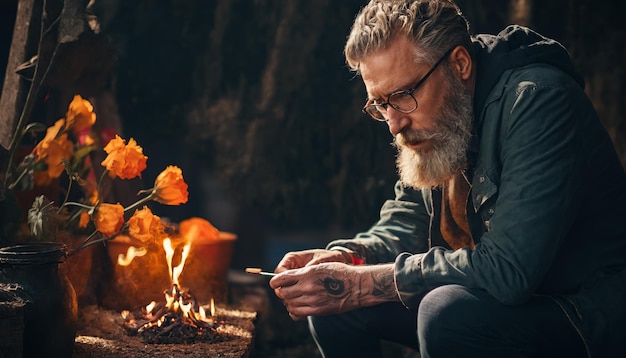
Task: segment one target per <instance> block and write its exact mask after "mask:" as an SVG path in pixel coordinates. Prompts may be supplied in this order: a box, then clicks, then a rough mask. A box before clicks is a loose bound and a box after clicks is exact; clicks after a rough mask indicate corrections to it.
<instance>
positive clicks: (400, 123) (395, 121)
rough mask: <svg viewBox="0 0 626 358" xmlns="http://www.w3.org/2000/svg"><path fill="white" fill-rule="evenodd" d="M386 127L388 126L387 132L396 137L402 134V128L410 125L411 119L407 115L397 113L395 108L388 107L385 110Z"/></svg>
mask: <svg viewBox="0 0 626 358" xmlns="http://www.w3.org/2000/svg"><path fill="white" fill-rule="evenodd" d="M387 125H389V132H391V134H393V135H394V136H396V135H397V134H398V133H400V132H402V131H403V130H404V128H406V127H407V126H410V125H411V118H410V117H409V115H408V114H406V113H402V112H400V111H397V110H396V109H395V108H393V107H391V106H389V107H388V108H387Z"/></svg>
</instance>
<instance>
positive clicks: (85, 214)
mask: <svg viewBox="0 0 626 358" xmlns="http://www.w3.org/2000/svg"><path fill="white" fill-rule="evenodd" d="M89 219H90V217H89V211H87V210H83V211H81V212H80V220H78V227H79V228H81V229H84V228H86V227H87V225H88V224H89Z"/></svg>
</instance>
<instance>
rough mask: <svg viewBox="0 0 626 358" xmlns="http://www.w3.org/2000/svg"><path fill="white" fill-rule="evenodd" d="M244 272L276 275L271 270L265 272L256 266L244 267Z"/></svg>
mask: <svg viewBox="0 0 626 358" xmlns="http://www.w3.org/2000/svg"><path fill="white" fill-rule="evenodd" d="M246 273H253V274H256V275H262V276H276V274H275V273H273V272H265V271H263V270H261V269H260V268H258V267H246Z"/></svg>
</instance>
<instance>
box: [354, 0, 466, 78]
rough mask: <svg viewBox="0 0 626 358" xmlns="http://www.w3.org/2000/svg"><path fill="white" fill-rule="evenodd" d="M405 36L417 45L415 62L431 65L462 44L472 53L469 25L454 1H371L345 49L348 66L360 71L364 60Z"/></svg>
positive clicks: (357, 20)
mask: <svg viewBox="0 0 626 358" xmlns="http://www.w3.org/2000/svg"><path fill="white" fill-rule="evenodd" d="M402 35H404V36H407V37H408V38H409V39H412V40H413V43H414V44H415V45H416V51H415V52H416V53H415V56H416V61H419V60H422V61H425V62H427V63H431V64H432V63H434V62H435V61H436V59H437V58H438V57H439V56H441V55H443V53H444V52H445V51H447V50H449V49H450V48H453V47H455V46H459V45H461V46H463V47H465V48H466V49H467V50H468V51H469V53H470V54H472V53H473V51H472V45H471V38H470V34H469V23H468V22H467V19H466V18H465V17H464V16H463V15H462V13H461V10H460V9H459V7H458V6H457V5H456V4H454V3H453V2H452V1H450V0H371V1H370V2H369V3H368V4H367V5H366V6H365V7H363V9H361V11H360V12H359V14H358V15H357V17H356V19H355V20H354V24H353V25H352V29H351V31H350V35H349V36H348V41H347V42H346V46H345V49H344V54H345V56H346V61H347V63H348V65H349V66H350V68H351V69H352V70H354V71H358V69H359V64H360V62H361V60H363V59H364V58H365V57H366V56H369V55H371V54H373V53H374V52H376V51H378V50H382V49H384V48H386V47H387V46H388V45H389V44H390V43H391V41H392V40H393V39H394V38H395V37H397V36H402ZM417 49H419V51H417Z"/></svg>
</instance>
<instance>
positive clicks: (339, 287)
mask: <svg viewBox="0 0 626 358" xmlns="http://www.w3.org/2000/svg"><path fill="white" fill-rule="evenodd" d="M324 289H326V291H327V292H328V293H330V294H331V295H334V296H338V295H341V294H342V293H343V292H344V291H345V285H344V283H343V281H341V280H337V279H336V278H330V277H326V278H325V279H324Z"/></svg>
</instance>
